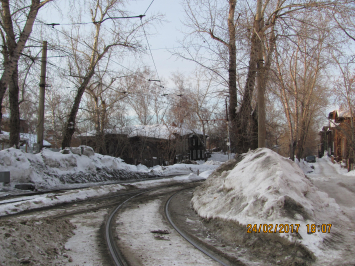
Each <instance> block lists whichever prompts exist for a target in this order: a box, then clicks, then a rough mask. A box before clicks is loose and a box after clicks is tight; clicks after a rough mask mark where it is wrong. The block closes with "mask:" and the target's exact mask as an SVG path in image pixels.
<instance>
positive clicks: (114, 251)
mask: <svg viewBox="0 0 355 266" xmlns="http://www.w3.org/2000/svg"><path fill="white" fill-rule="evenodd" d="M188 189H191V188H188ZM153 190H154V191H155V190H158V189H152V190H149V191H144V192H141V193H137V194H135V195H133V196H131V197H129V198H128V199H126V200H125V201H124V202H122V203H121V204H119V205H118V206H117V207H116V208H114V210H113V211H112V212H111V214H110V215H109V217H108V219H107V221H106V224H105V238H106V243H107V247H108V249H109V252H110V255H111V257H112V260H113V262H114V265H116V266H128V265H129V263H128V262H127V261H126V260H125V259H124V256H123V254H122V253H121V252H120V250H119V249H118V247H117V244H116V240H115V237H114V236H113V234H112V233H113V232H114V228H113V225H114V223H113V221H114V219H113V218H114V217H115V215H116V214H117V213H118V211H119V210H120V209H121V208H123V207H124V205H125V204H127V203H128V202H129V201H130V200H132V199H134V198H137V197H139V196H141V195H142V194H145V193H148V192H151V191H153ZM184 190H187V189H186V188H183V189H179V190H178V191H176V192H173V195H171V196H170V197H169V198H168V200H167V201H166V202H165V207H164V212H165V215H166V218H167V220H168V221H169V223H170V224H171V226H172V227H173V228H174V229H175V230H176V231H177V232H178V233H179V234H180V235H181V236H182V237H183V238H184V239H185V240H186V241H187V242H189V243H190V244H191V245H192V246H193V247H195V248H196V249H198V250H199V251H201V252H202V253H204V254H205V255H207V256H208V257H210V258H211V259H213V260H214V261H216V262H218V263H220V264H221V265H225V266H227V265H230V264H228V263H226V262H225V261H223V260H221V259H220V258H219V257H218V256H216V255H215V254H214V253H213V252H211V251H210V250H209V249H207V248H205V247H204V246H203V245H201V244H199V243H198V242H197V241H195V240H194V239H193V238H192V237H190V236H189V235H188V234H187V233H185V232H184V231H183V230H181V229H180V228H179V226H178V225H177V223H176V222H174V219H173V217H172V215H171V205H170V202H171V201H172V199H173V198H174V196H175V195H176V194H178V193H179V192H182V191H184Z"/></svg>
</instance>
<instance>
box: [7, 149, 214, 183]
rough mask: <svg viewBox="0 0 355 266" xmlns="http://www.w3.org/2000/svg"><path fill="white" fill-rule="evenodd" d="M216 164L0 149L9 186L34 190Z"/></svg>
mask: <svg viewBox="0 0 355 266" xmlns="http://www.w3.org/2000/svg"><path fill="white" fill-rule="evenodd" d="M73 151H74V152H75V150H73ZM217 167H218V165H215V164H209V163H207V164H202V165H187V164H176V165H171V166H155V167H152V168H147V167H146V166H144V165H138V166H135V165H130V164H126V163H125V162H124V161H123V160H122V159H120V158H116V157H111V156H105V155H101V154H97V153H93V155H90V156H86V155H80V154H74V153H70V154H62V153H60V152H53V151H51V150H48V149H43V151H42V152H41V153H38V154H31V153H25V152H23V151H21V150H18V149H14V148H10V149H5V150H2V151H0V170H1V171H10V180H11V187H10V188H13V187H14V186H15V184H17V183H34V184H35V185H36V188H37V189H55V188H71V187H75V186H77V184H80V183H86V184H87V183H97V182H115V181H120V180H132V179H141V178H150V177H157V176H172V175H186V174H190V173H195V174H197V172H200V173H202V172H204V171H211V170H214V169H216V168H217ZM204 177H206V175H204ZM1 186H2V185H1V184H0V187H1ZM5 188H6V187H3V189H5ZM10 188H9V189H10Z"/></svg>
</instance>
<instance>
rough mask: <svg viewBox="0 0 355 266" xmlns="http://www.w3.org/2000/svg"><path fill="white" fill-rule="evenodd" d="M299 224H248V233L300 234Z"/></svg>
mask: <svg viewBox="0 0 355 266" xmlns="http://www.w3.org/2000/svg"><path fill="white" fill-rule="evenodd" d="M299 227H300V225H299V224H275V225H274V224H259V225H258V224H254V225H252V224H248V225H247V228H248V229H247V233H249V234H251V233H280V234H282V233H293V232H296V233H298V229H299Z"/></svg>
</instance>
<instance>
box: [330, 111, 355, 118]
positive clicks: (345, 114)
mask: <svg viewBox="0 0 355 266" xmlns="http://www.w3.org/2000/svg"><path fill="white" fill-rule="evenodd" d="M331 114H336V115H337V117H343V118H345V117H351V112H350V111H349V110H340V109H337V110H334V111H333V112H331ZM353 117H355V114H353ZM333 119H334V118H333Z"/></svg>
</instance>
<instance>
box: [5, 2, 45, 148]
mask: <svg viewBox="0 0 355 266" xmlns="http://www.w3.org/2000/svg"><path fill="white" fill-rule="evenodd" d="M50 1H52V0H44V1H40V0H31V1H26V0H23V1H14V2H15V3H12V4H10V1H9V0H1V12H0V13H1V15H0V19H1V21H0V34H1V40H2V47H3V49H2V55H3V64H2V65H3V68H4V70H3V73H2V75H1V78H0V105H1V104H2V101H3V97H4V95H5V92H6V89H7V87H9V98H10V112H11V117H10V145H11V146H12V145H15V146H16V147H18V145H19V140H20V113H19V81H18V62H19V59H20V56H21V53H22V51H23V50H24V48H25V44H26V42H27V40H28V38H29V37H30V35H31V32H32V28H33V24H34V22H35V19H36V17H37V14H38V11H39V9H40V8H41V7H43V6H44V5H45V4H47V3H49V2H50ZM1 120H2V112H1V108H0V131H1Z"/></svg>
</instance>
